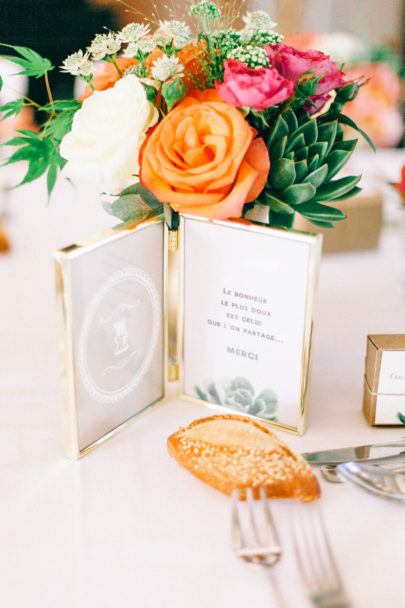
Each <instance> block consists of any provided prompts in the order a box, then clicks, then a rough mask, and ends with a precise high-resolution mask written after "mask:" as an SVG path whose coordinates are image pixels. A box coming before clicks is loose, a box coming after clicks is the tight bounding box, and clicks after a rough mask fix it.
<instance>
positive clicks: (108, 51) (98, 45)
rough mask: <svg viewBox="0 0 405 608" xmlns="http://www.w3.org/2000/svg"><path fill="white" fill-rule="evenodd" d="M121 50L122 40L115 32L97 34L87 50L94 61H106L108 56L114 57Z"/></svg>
mask: <svg viewBox="0 0 405 608" xmlns="http://www.w3.org/2000/svg"><path fill="white" fill-rule="evenodd" d="M120 48H121V40H120V39H119V38H118V36H117V35H116V34H114V32H110V33H108V34H96V37H95V38H94V40H93V42H92V43H91V45H90V46H89V47H88V48H87V50H88V52H89V53H91V57H92V59H93V60H94V61H99V60H100V59H104V57H105V56H106V55H114V54H115V53H118V51H119V50H120Z"/></svg>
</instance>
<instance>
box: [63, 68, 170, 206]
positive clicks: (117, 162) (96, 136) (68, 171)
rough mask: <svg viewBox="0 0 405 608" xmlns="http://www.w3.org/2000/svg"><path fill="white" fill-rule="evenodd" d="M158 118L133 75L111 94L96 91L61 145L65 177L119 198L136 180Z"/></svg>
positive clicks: (88, 99) (118, 84) (79, 113)
mask: <svg viewBox="0 0 405 608" xmlns="http://www.w3.org/2000/svg"><path fill="white" fill-rule="evenodd" d="M158 117H159V114H158V111H157V109H156V107H155V106H154V105H153V104H152V103H150V101H148V99H147V97H146V93H145V89H144V87H143V86H142V84H141V83H140V81H139V80H138V78H137V77H136V76H134V75H128V76H125V78H122V79H120V80H118V81H117V82H116V84H115V86H114V87H112V88H111V89H107V90H106V91H95V92H94V93H93V94H92V95H91V96H90V97H88V98H87V99H85V100H84V101H83V105H82V107H81V108H80V110H78V111H77V112H76V114H75V115H74V118H73V124H72V130H71V131H70V132H69V133H67V134H66V135H65V137H64V138H63V139H62V141H61V144H60V154H61V156H62V157H63V158H65V159H66V160H67V161H68V162H67V164H66V165H65V167H64V169H63V175H64V176H65V177H69V178H72V179H75V178H81V177H84V178H86V179H90V180H91V181H94V182H95V183H97V184H98V185H99V187H100V191H102V192H106V193H108V194H117V193H118V192H119V191H121V190H122V189H123V188H126V187H127V186H130V185H131V184H133V183H135V182H136V181H138V177H137V175H138V173H139V161H138V156H139V149H140V147H141V145H142V143H143V141H144V140H145V133H146V131H147V130H148V128H149V127H151V126H152V125H154V124H155V123H156V122H157V120H158Z"/></svg>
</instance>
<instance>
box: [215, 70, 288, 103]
mask: <svg viewBox="0 0 405 608" xmlns="http://www.w3.org/2000/svg"><path fill="white" fill-rule="evenodd" d="M224 67H225V71H224V82H223V83H220V82H218V81H216V82H215V87H216V89H217V91H218V93H219V94H220V96H221V97H222V99H223V100H224V101H226V102H227V103H229V104H231V105H233V106H237V107H241V106H250V107H252V108H254V109H255V110H258V111H261V110H264V109H265V108H269V107H270V106H275V105H277V104H279V103H281V102H283V101H285V100H286V99H288V98H289V97H291V96H292V94H293V92H294V86H293V83H292V82H291V81H290V80H286V79H285V78H283V77H282V76H281V75H280V74H279V73H278V71H277V70H275V69H273V68H260V69H258V70H256V69H252V68H248V67H247V66H246V65H244V64H243V63H241V62H240V61H236V60H235V59H229V60H228V61H225V63H224Z"/></svg>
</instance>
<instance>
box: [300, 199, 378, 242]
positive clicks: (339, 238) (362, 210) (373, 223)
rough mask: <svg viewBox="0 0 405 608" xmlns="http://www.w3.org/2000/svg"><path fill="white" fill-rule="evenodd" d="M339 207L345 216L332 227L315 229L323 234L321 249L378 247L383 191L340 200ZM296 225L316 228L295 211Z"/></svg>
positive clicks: (309, 229)
mask: <svg viewBox="0 0 405 608" xmlns="http://www.w3.org/2000/svg"><path fill="white" fill-rule="evenodd" d="M327 204H328V205H329V204H332V203H327ZM338 207H339V209H341V210H342V211H343V212H344V213H345V215H346V219H345V220H343V221H341V222H336V224H335V227H334V228H333V229H330V228H316V229H315V231H316V232H317V233H319V234H322V235H323V245H322V251H323V252H324V253H337V252H343V251H358V250H361V249H376V248H377V247H378V241H379V237H380V231H381V222H382V207H383V197H382V194H380V193H376V194H372V195H364V194H360V195H358V196H355V197H354V198H352V199H348V200H346V201H341V202H340V203H339V205H338ZM294 228H295V229H296V230H304V231H308V232H314V225H313V224H311V223H310V222H308V221H307V220H305V219H304V218H303V217H302V216H300V215H299V214H297V215H296V219H295V223H294Z"/></svg>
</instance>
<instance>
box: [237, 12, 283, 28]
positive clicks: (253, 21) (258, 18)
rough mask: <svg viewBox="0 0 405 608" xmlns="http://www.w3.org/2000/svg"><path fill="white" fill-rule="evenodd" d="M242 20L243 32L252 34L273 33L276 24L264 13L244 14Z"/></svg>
mask: <svg viewBox="0 0 405 608" xmlns="http://www.w3.org/2000/svg"><path fill="white" fill-rule="evenodd" d="M242 18H243V21H244V22H245V30H249V31H251V32H252V33H253V32H254V33H256V32H269V33H270V32H273V31H274V28H275V26H276V25H277V23H274V21H272V20H271V18H270V16H269V15H268V14H267V13H265V12H264V11H253V12H252V13H249V12H248V13H246V15H245V16H244V17H242Z"/></svg>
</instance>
